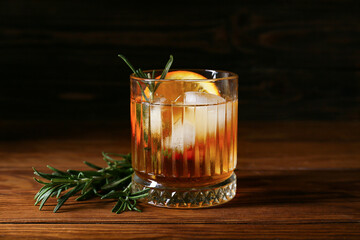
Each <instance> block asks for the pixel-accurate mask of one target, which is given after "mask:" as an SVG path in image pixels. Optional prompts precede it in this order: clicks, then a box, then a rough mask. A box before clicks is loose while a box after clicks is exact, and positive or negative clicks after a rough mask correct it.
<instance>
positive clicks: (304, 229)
mask: <svg viewBox="0 0 360 240" xmlns="http://www.w3.org/2000/svg"><path fill="white" fill-rule="evenodd" d="M0 237H1V239H74V237H75V238H76V239H104V238H106V239H119V238H121V239H324V240H329V239H359V237H360V224H359V223H350V224H349V223H347V224H337V223H334V224H313V225H311V224H295V225H292V224H280V225H262V224H259V225H254V224H191V225H187V224H142V225H139V224H71V225H69V224H1V225H0Z"/></svg>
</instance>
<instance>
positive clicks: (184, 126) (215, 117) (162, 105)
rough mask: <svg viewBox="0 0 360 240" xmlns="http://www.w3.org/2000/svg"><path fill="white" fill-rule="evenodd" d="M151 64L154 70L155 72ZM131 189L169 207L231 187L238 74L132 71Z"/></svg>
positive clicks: (220, 195)
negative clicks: (148, 76) (145, 75)
mask: <svg viewBox="0 0 360 240" xmlns="http://www.w3.org/2000/svg"><path fill="white" fill-rule="evenodd" d="M160 74H161V71H156V72H155V75H154V76H157V75H160ZM130 80H131V129H132V138H131V139H132V146H131V147H132V151H131V152H132V165H133V168H134V170H135V174H134V176H133V189H134V190H141V189H144V188H150V191H149V195H148V197H147V198H146V199H144V201H146V202H147V203H149V204H152V205H156V206H162V207H173V208H200V207H210V206H214V205H218V204H222V203H225V202H227V201H229V200H231V199H232V198H233V197H234V196H235V193H236V176H235V174H234V169H235V167H236V161H237V119H238V97H237V96H238V93H237V92H238V91H237V89H238V77H237V75H236V74H234V73H231V72H226V71H217V70H177V71H171V72H169V73H168V74H167V75H166V77H165V79H162V80H160V79H156V78H155V79H145V78H138V77H136V76H134V75H131V77H130Z"/></svg>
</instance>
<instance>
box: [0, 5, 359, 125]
mask: <svg viewBox="0 0 360 240" xmlns="http://www.w3.org/2000/svg"><path fill="white" fill-rule="evenodd" d="M130 2H131V3H124V2H123V1H118V0H117V1H63V0H51V1H49V0H1V1H0V80H1V85H0V119H1V120H39V119H41V120H55V119H56V120H58V119H60V120H68V119H71V120H72V119H76V120H85V119H86V120H107V119H112V120H117V119H128V118H129V111H128V109H129V80H128V75H129V73H130V70H129V69H128V68H127V66H126V65H125V64H124V63H123V62H122V61H121V60H120V59H119V58H118V57H117V54H118V53H123V54H125V55H126V56H127V57H128V58H129V59H130V60H131V61H132V62H133V64H134V65H136V66H141V67H142V68H143V69H146V68H162V67H163V66H164V65H165V63H166V61H167V59H168V56H169V54H173V55H174V56H175V62H174V65H173V67H174V68H183V67H188V68H213V69H223V70H230V71H234V72H236V73H238V74H239V76H240V79H239V80H240V81H239V119H240V120H359V119H360V3H359V1H357V0H353V1H346V0H336V1H335V0H334V1H300V0H299V1H260V0H253V1H236V3H235V2H232V1H181V2H171V3H170V2H168V3H167V4H158V3H153V2H148V3H147V4H141V3H140V2H137V1H130Z"/></svg>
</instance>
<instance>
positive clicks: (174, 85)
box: [144, 70, 220, 102]
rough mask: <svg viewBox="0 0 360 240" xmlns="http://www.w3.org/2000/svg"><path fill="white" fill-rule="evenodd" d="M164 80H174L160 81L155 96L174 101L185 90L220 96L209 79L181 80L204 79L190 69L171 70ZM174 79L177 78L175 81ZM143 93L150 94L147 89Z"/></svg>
mask: <svg viewBox="0 0 360 240" xmlns="http://www.w3.org/2000/svg"><path fill="white" fill-rule="evenodd" d="M156 79H160V76H157V77H156ZM165 79H166V80H168V79H169V80H175V81H169V82H166V81H165V82H161V84H160V85H159V87H158V88H157V89H156V91H155V97H157V98H162V97H163V98H165V99H167V101H170V102H172V101H176V99H177V98H178V97H179V96H181V95H183V94H184V93H185V92H189V91H193V92H206V93H211V94H215V95H217V96H220V94H219V90H218V89H217V87H216V85H215V83H213V82H211V81H198V82H196V81H191V82H187V81H181V80H197V79H199V80H204V79H206V77H204V76H203V75H201V74H199V73H196V72H191V71H183V70H179V71H171V72H168V73H167V74H166V76H165ZM176 80H179V81H178V82H176ZM144 92H145V94H146V96H147V97H149V96H150V92H149V89H148V88H146V89H145V91H144Z"/></svg>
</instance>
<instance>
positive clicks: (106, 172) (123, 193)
mask: <svg viewBox="0 0 360 240" xmlns="http://www.w3.org/2000/svg"><path fill="white" fill-rule="evenodd" d="M102 155H103V159H104V161H105V162H106V163H107V167H105V168H101V167H99V166H97V165H95V164H92V163H89V162H86V161H85V162H84V163H85V164H86V165H87V166H89V167H91V168H93V169H94V170H92V171H78V170H67V171H66V172H64V171H60V170H58V169H56V168H54V167H51V166H49V165H48V166H47V167H48V168H49V169H50V170H52V171H53V172H52V173H51V174H49V173H43V172H39V171H37V170H36V169H35V168H33V169H34V174H35V175H36V176H38V177H41V178H44V179H45V180H48V182H46V181H42V180H39V179H37V178H34V179H35V181H36V182H38V183H40V184H42V185H43V187H42V188H41V189H40V190H39V192H38V193H37V194H36V195H35V197H34V199H35V200H36V201H35V205H38V204H39V203H40V206H39V209H40V210H41V209H42V208H43V206H44V205H45V203H46V202H47V201H48V200H49V199H50V197H55V198H57V199H58V200H57V201H58V202H57V205H56V206H55V208H54V212H57V211H58V210H59V209H60V208H61V207H62V206H63V204H64V203H65V202H66V201H67V200H68V199H69V198H70V197H73V196H74V195H76V194H78V193H80V196H79V197H77V198H76V201H84V200H87V199H90V198H94V197H100V199H105V198H111V199H116V200H117V203H116V204H115V206H114V208H113V212H115V213H121V212H124V211H126V210H131V211H140V209H138V208H137V206H136V200H137V199H140V198H144V197H146V196H147V194H148V193H147V192H148V189H145V190H142V191H138V192H132V191H131V176H132V173H133V172H134V170H133V168H132V166H131V155H130V154H125V155H124V154H116V153H102ZM113 157H121V160H116V159H114V158H113Z"/></svg>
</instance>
